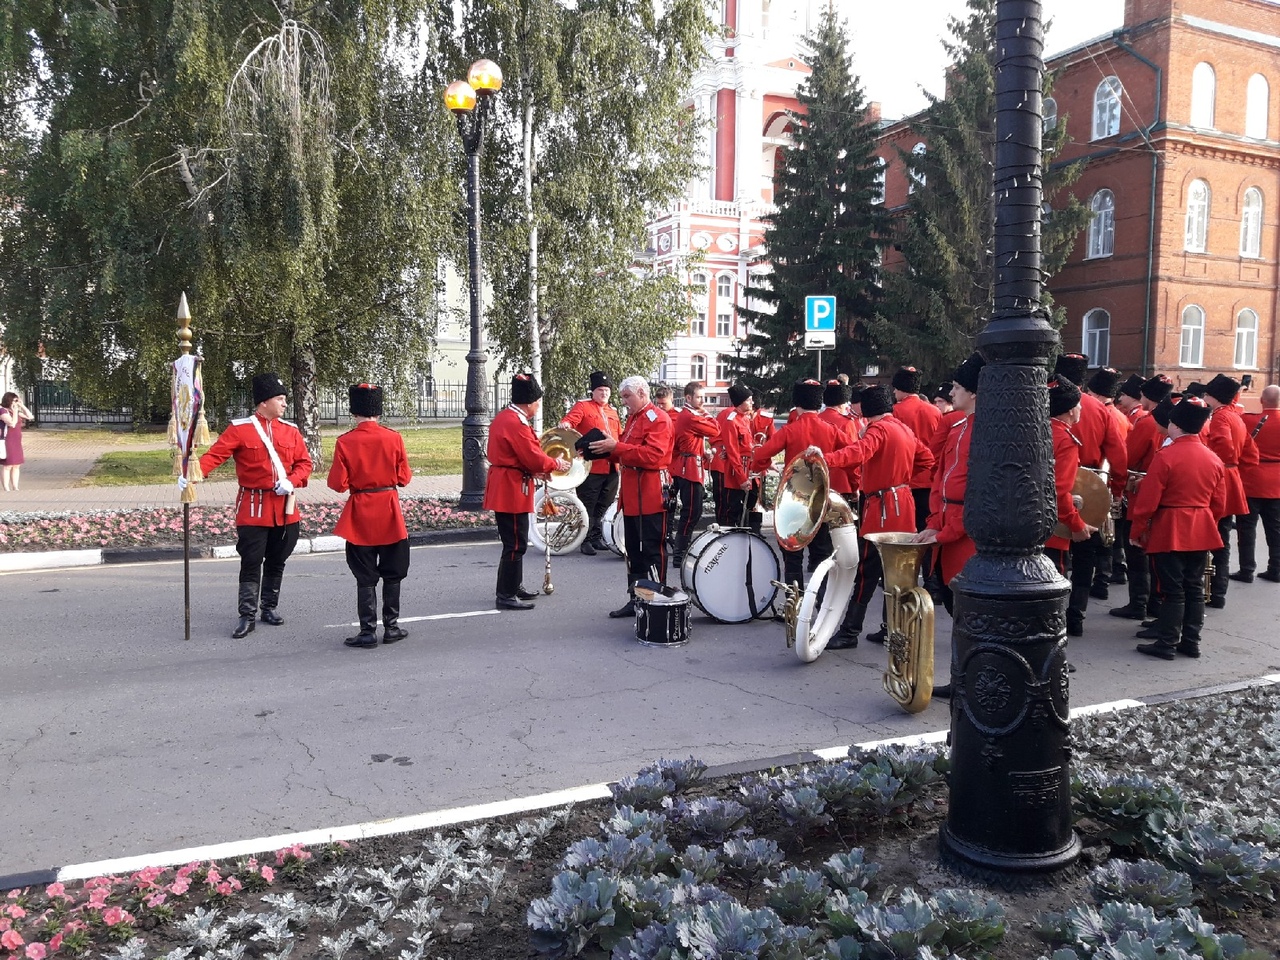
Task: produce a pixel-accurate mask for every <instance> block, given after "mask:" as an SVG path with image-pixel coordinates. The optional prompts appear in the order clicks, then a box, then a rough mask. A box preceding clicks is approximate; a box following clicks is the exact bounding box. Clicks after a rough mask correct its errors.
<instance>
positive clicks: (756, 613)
mask: <svg viewBox="0 0 1280 960" xmlns="http://www.w3.org/2000/svg"><path fill="white" fill-rule="evenodd" d="M755 555H756V552H755V550H753V549H752V543H751V540H750V537H749V536H748V539H747V607H748V608H749V609H750V610H751V619H752V620H759V619H760V607H759V606H758V605H757V604H756V591H755V587H754V583H755V577H754V576H752V573H753V567H754V564H755Z"/></svg>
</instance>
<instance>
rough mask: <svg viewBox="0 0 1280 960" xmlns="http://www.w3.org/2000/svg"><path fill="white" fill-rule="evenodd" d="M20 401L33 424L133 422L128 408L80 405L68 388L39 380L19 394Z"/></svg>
mask: <svg viewBox="0 0 1280 960" xmlns="http://www.w3.org/2000/svg"><path fill="white" fill-rule="evenodd" d="M22 392H23V394H24V397H23V402H24V403H26V405H27V406H28V407H30V408H31V412H32V413H34V414H35V417H36V423H37V424H52V423H76V424H95V423H111V424H117V423H123V424H130V423H133V410H132V408H131V407H113V408H110V409H103V408H101V407H94V406H90V405H89V404H87V403H83V402H82V401H81V400H80V399H79V398H78V397H76V395H75V394H73V393H72V392H71V388H70V387H69V386H68V385H67V384H66V383H62V382H59V381H55V380H41V381H39V382H37V383H36V384H35V386H32V387H27V388H25V389H24V390H23V391H22Z"/></svg>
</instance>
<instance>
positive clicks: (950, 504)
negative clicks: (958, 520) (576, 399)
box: [942, 497, 964, 507]
mask: <svg viewBox="0 0 1280 960" xmlns="http://www.w3.org/2000/svg"><path fill="white" fill-rule="evenodd" d="M942 502H943V504H944V505H945V506H948V507H957V506H963V505H964V501H963V500H948V499H947V498H946V497H943V498H942Z"/></svg>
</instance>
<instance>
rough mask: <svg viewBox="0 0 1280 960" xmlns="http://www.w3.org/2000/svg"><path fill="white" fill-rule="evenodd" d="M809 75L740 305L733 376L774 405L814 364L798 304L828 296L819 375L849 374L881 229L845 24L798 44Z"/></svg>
mask: <svg viewBox="0 0 1280 960" xmlns="http://www.w3.org/2000/svg"><path fill="white" fill-rule="evenodd" d="M805 44H806V48H807V50H806V53H807V60H808V63H809V65H810V66H811V67H812V70H813V72H812V73H811V74H810V75H809V76H808V77H807V78H806V80H805V82H804V84H803V85H802V86H801V88H800V91H799V94H798V99H799V101H800V105H801V107H802V110H800V111H797V112H795V113H793V114H792V117H791V119H792V124H793V127H794V131H795V132H794V134H793V141H792V143H791V144H790V145H788V146H786V147H784V148H782V149H781V150H779V152H778V160H777V165H776V172H775V175H774V203H775V205H776V207H777V210H776V212H775V213H774V214H773V215H772V216H771V217H769V218H768V221H767V228H766V230H767V232H766V234H765V247H766V252H765V254H764V256H763V257H761V258H760V259H758V260H757V261H755V263H754V264H753V266H756V265H759V264H768V265H770V266H771V268H772V269H771V271H770V272H768V273H767V274H765V275H763V276H758V277H757V275H756V271H754V270H753V271H752V274H751V281H750V282H749V283H748V285H747V287H746V289H745V291H744V292H745V300H746V303H747V306H746V307H739V308H738V314H739V316H741V317H742V318H743V319H744V320H745V321H746V322H747V324H748V328H747V329H748V334H747V336H746V338H745V340H746V343H745V345H744V346H745V349H744V350H743V355H742V357H741V358H739V359H736V360H735V361H734V362H733V369H735V373H737V374H738V375H740V376H741V378H742V379H743V380H744V381H745V382H746V383H747V384H748V385H750V386H752V387H754V388H757V389H759V390H761V391H762V393H763V394H764V395H765V396H767V397H770V398H771V399H773V400H777V399H778V398H779V397H783V398H785V397H787V396H789V395H790V385H791V383H792V382H793V381H794V380H796V379H797V378H799V377H802V376H812V375H813V374H814V373H815V371H816V368H817V358H816V357H815V356H814V354H813V353H811V352H809V351H807V350H805V347H804V303H805V297H806V296H810V295H834V296H835V298H836V313H837V315H836V347H835V350H834V351H828V352H827V353H826V355H825V356H824V357H823V363H822V368H823V376H824V377H826V376H828V375H830V376H835V375H836V373H837V372H843V373H849V374H855V375H856V374H857V373H859V372H861V370H862V368H863V366H864V365H865V364H866V362H867V360H868V358H869V356H870V353H869V344H868V340H867V327H866V324H867V322H868V320H870V319H871V317H873V316H874V314H875V312H876V309H877V306H878V304H879V301H880V297H881V289H880V270H879V266H878V263H879V244H880V240H881V238H882V237H884V236H885V234H886V231H887V219H886V215H885V213H884V208H883V206H882V205H878V204H877V203H876V202H875V201H876V199H877V198H878V196H879V193H880V187H879V184H878V182H877V174H878V166H877V160H876V154H875V137H876V122H875V121H874V120H873V119H872V118H871V116H870V114H869V111H868V104H867V101H866V99H865V96H864V93H863V90H862V87H861V84H860V83H859V81H858V78H857V77H856V76H854V74H853V68H852V62H851V60H850V57H849V53H848V40H847V35H846V32H845V27H844V24H843V23H842V22H841V21H840V20H838V19H837V18H836V16H835V15H834V13H832V12H830V11H828V13H827V14H826V15H825V16H824V18H823V20H822V23H821V24H820V26H819V27H818V29H817V31H816V32H815V33H814V34H812V35H811V36H809V37H807V38H806V39H805Z"/></svg>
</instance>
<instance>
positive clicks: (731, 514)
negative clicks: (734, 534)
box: [716, 486, 747, 527]
mask: <svg viewBox="0 0 1280 960" xmlns="http://www.w3.org/2000/svg"><path fill="white" fill-rule="evenodd" d="M746 510H747V491H745V490H734V489H733V488H732V487H728V486H726V487H725V488H724V490H723V491H722V492H721V493H720V509H719V511H718V512H717V513H716V523H718V524H720V526H722V527H745V526H746V525H747V521H746Z"/></svg>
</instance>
